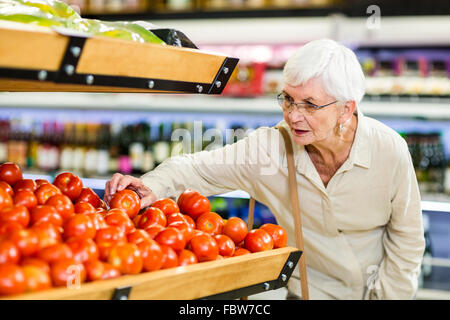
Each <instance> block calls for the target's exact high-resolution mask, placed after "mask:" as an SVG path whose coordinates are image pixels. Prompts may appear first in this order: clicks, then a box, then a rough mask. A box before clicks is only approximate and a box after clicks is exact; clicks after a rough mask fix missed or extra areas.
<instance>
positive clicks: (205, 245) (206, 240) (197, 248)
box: [189, 233, 219, 262]
mask: <svg viewBox="0 0 450 320" xmlns="http://www.w3.org/2000/svg"><path fill="white" fill-rule="evenodd" d="M189 247H190V250H191V251H192V252H193V253H194V254H195V255H196V256H197V259H198V261H199V262H203V261H212V260H216V258H217V256H218V254H219V246H218V245H217V242H216V240H214V238H213V237H212V236H211V235H209V234H207V233H203V234H199V235H197V236H194V237H193V238H192V239H191V242H190V244H189Z"/></svg>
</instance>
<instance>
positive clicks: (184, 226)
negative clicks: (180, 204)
mask: <svg viewBox="0 0 450 320" xmlns="http://www.w3.org/2000/svg"><path fill="white" fill-rule="evenodd" d="M167 227H172V228H176V229H178V230H180V231H181V232H182V233H183V236H184V239H185V240H186V243H189V241H191V239H192V237H193V236H194V229H192V227H191V226H190V224H189V223H187V222H183V221H175V222H172V223H171V224H169V225H168V226H167Z"/></svg>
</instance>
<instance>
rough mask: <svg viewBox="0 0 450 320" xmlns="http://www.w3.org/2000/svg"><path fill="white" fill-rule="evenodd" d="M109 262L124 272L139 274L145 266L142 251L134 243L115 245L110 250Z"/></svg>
mask: <svg viewBox="0 0 450 320" xmlns="http://www.w3.org/2000/svg"><path fill="white" fill-rule="evenodd" d="M108 263H110V264H111V265H112V266H114V267H116V268H117V269H119V271H120V272H121V273H122V274H137V273H140V272H141V271H142V268H143V261H142V256H141V252H140V251H139V249H138V247H137V246H136V245H135V244H133V243H118V244H115V245H113V247H112V248H111V251H110V252H109V256H108Z"/></svg>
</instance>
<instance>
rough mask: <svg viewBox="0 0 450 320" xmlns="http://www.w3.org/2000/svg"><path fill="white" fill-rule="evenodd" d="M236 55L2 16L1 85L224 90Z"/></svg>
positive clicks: (29, 88) (3, 88)
mask: <svg viewBox="0 0 450 320" xmlns="http://www.w3.org/2000/svg"><path fill="white" fill-rule="evenodd" d="M237 62H238V59H236V58H230V57H227V56H224V55H220V54H212V53H207V52H203V51H201V50H197V49H190V48H180V47H175V46H170V45H158V44H152V43H137V42H133V41H125V40H119V39H114V38H109V37H100V36H94V37H89V36H86V35H84V34H79V33H75V32H74V31H70V30H67V29H57V28H54V29H50V28H45V27H38V26H31V25H27V24H22V23H16V22H9V21H2V20H0V91H45V92H48V91H80V92H87V91H88V92H89V91H90V92H180V93H201V94H220V93H221V92H222V90H223V88H224V87H225V85H226V83H227V82H228V79H229V77H230V76H231V74H232V72H233V70H234V68H235V67H236V64H237Z"/></svg>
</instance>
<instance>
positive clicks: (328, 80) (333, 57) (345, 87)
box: [283, 39, 365, 105]
mask: <svg viewBox="0 0 450 320" xmlns="http://www.w3.org/2000/svg"><path fill="white" fill-rule="evenodd" d="M283 76H284V82H285V83H286V84H288V85H290V86H294V87H296V86H298V85H303V84H305V83H306V82H308V80H310V79H313V78H319V79H320V80H321V81H322V85H323V88H324V90H325V92H326V93H327V94H328V95H330V96H332V97H334V98H335V99H336V100H338V101H339V102H340V103H345V102H346V101H355V102H356V104H357V105H358V104H359V102H360V101H361V100H362V98H363V96H364V92H365V78H364V73H363V71H362V69H361V65H360V64H359V62H358V59H357V58H356V55H355V54H354V53H353V51H352V50H350V49H348V48H347V47H345V46H343V45H341V44H339V43H337V42H336V41H333V40H330V39H321V40H314V41H311V42H308V43H307V44H305V45H304V46H302V47H301V48H300V49H298V50H297V51H296V52H295V53H294V54H293V55H292V57H290V58H289V60H288V61H287V63H286V65H285V66H284V71H283Z"/></svg>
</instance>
